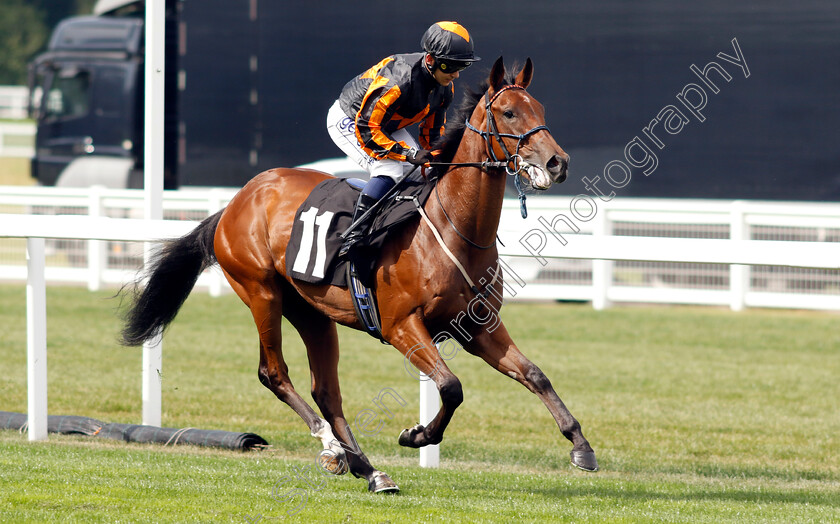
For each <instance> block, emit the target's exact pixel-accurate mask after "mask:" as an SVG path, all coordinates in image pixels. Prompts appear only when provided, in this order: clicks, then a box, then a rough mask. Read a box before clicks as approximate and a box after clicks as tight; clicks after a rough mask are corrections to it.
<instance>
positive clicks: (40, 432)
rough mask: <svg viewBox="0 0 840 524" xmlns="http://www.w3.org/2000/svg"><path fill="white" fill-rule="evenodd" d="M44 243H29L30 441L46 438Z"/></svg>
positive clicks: (28, 409) (27, 365) (28, 353)
mask: <svg viewBox="0 0 840 524" xmlns="http://www.w3.org/2000/svg"><path fill="white" fill-rule="evenodd" d="M44 246H45V241H44V239H43V238H29V239H28V240H27V242H26V256H27V280H26V340H27V342H26V381H27V390H28V391H27V395H28V401H27V408H26V412H27V423H28V425H29V429H28V432H29V440H46V438H47V304H46V302H47V296H46V293H47V291H46V289H47V286H46V279H45V277H44V266H45V265H46V264H45V261H44V256H45V251H46V250H45V248H44Z"/></svg>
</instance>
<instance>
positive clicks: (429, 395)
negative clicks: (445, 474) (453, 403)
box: [419, 371, 440, 468]
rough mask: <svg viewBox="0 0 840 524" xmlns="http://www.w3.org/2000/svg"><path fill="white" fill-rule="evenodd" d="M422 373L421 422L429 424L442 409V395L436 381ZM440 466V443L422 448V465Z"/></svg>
mask: <svg viewBox="0 0 840 524" xmlns="http://www.w3.org/2000/svg"><path fill="white" fill-rule="evenodd" d="M419 373H420V423H421V424H423V425H424V426H425V425H428V424H429V422H431V421H432V420H433V419H434V418H435V416H436V415H437V414H438V411H439V410H440V395H438V390H437V386H435V381H434V380H432V379H431V378H429V377H428V376H426V375H424V374H423V372H422V371H419ZM439 466H440V444H431V445H429V446H423V447H422V448H420V467H421V468H436V467H439Z"/></svg>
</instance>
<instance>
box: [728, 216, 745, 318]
mask: <svg viewBox="0 0 840 524" xmlns="http://www.w3.org/2000/svg"><path fill="white" fill-rule="evenodd" d="M731 209H732V210H731V212H730V217H731V222H730V224H729V238H730V239H732V240H749V237H750V235H749V226H748V225H747V223H746V221H745V219H744V202H742V201H740V200H736V201H734V202H732V208H731ZM749 288H750V266H747V265H744V264H731V265H730V266H729V291H730V299H729V307H730V308H731V309H732V311H742V310H743V309H744V305H745V302H746V296H747V291H748V290H749Z"/></svg>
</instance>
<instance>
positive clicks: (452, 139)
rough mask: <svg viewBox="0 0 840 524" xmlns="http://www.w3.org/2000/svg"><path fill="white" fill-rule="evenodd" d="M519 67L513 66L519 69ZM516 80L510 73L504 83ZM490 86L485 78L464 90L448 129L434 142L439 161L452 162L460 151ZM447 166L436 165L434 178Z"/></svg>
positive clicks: (448, 121) (508, 83)
mask: <svg viewBox="0 0 840 524" xmlns="http://www.w3.org/2000/svg"><path fill="white" fill-rule="evenodd" d="M518 69H519V68H513V71H517V70H518ZM514 82H515V74H514V73H508V74H507V75H506V76H505V80H504V83H503V85H510V84H513V83H514ZM489 88H490V82H489V80H484V81H483V82H482V83H481V84H479V86H478V88H475V89H472V88H469V87H468V88H467V89H466V90H465V91H464V97H463V99H462V100H461V103H460V104H459V105H458V107H456V108H455V112H454V113H453V115H452V117H451V118H447V122H446V130H445V132H444V134H443V136H441V137H440V138H439V139H438V140H436V141H435V143H434V144H432V149H433V150H439V151H440V153H439V154H438V155H437V157H436V158H435V161H437V162H452V159H453V158H454V157H455V152H456V151H458V146H460V145H461V139H462V138H463V137H464V132H465V131H466V129H467V126H466V122H467V120H469V119H470V117H471V116H472V114H473V111H475V108H476V106H477V105H478V103H479V102H480V101H481V99H482V98H483V97H484V93H486V92H487V90H488V89H489ZM446 170H447V168H446V167H436V168H435V169H434V170H433V172H432V178H438V177H440V176H442V175H443V174H444V173H445V172H446Z"/></svg>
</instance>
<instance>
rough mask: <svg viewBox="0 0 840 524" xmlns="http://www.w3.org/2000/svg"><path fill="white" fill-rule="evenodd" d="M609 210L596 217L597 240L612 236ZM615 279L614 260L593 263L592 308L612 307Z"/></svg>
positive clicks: (595, 235)
mask: <svg viewBox="0 0 840 524" xmlns="http://www.w3.org/2000/svg"><path fill="white" fill-rule="evenodd" d="M607 212H608V211H607V209H606V208H603V209H602V210H601V212H600V213H598V214H596V215H595V219H594V220H593V223H592V227H593V230H592V235H593V236H594V237H596V238H601V239H603V241H604V242H606V241H607V239H606V236H608V235H611V234H612V231H611V230H612V224H611V222H610V219H609V217H608V216H607ZM612 279H613V262H612V260H599V259H595V260H593V261H592V307H593V308H595V309H597V310H601V309H606V308H608V307H610V306H611V305H612V304H611V302H610V299H609V292H610V286H611V285H612Z"/></svg>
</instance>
